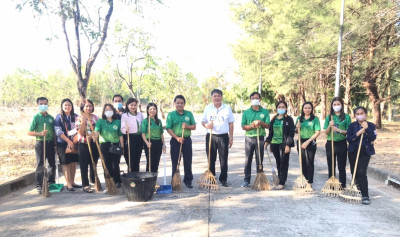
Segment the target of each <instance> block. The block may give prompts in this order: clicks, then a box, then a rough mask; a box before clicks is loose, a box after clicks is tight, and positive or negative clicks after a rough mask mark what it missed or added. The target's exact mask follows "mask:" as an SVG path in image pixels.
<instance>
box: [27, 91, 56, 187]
mask: <svg viewBox="0 0 400 237" xmlns="http://www.w3.org/2000/svg"><path fill="white" fill-rule="evenodd" d="M36 103H37V105H38V108H39V113H37V114H36V115H35V116H33V119H32V121H31V124H30V126H29V131H28V135H29V136H35V137H36V144H35V153H36V173H35V178H36V189H37V191H38V193H39V194H41V193H42V183H43V175H44V169H43V168H44V163H43V152H44V150H43V147H44V137H45V136H46V160H47V161H48V163H49V165H50V169H49V171H48V172H49V173H48V183H49V184H51V183H55V174H56V161H55V140H54V138H55V132H54V117H53V116H51V115H50V114H48V113H47V110H48V100H47V98H46V97H39V98H37V99H36ZM44 124H46V129H44Z"/></svg>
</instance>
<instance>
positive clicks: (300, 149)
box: [297, 127, 303, 175]
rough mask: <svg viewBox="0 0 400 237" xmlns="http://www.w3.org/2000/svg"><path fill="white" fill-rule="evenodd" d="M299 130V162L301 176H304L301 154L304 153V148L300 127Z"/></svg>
mask: <svg viewBox="0 0 400 237" xmlns="http://www.w3.org/2000/svg"><path fill="white" fill-rule="evenodd" d="M297 130H298V133H299V161H300V175H302V174H303V164H302V157H301V153H302V150H303V148H301V135H300V132H301V129H300V127H299V128H298V129H297Z"/></svg>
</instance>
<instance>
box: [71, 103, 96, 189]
mask: <svg viewBox="0 0 400 237" xmlns="http://www.w3.org/2000/svg"><path fill="white" fill-rule="evenodd" d="M80 109H81V115H82V116H80V117H79V120H78V122H77V124H76V127H77V129H78V156H79V167H80V170H81V179H82V186H83V191H84V192H87V193H93V192H94V190H93V189H91V188H90V185H89V178H88V168H89V169H90V181H91V183H95V177H94V170H93V164H92V159H91V157H90V152H89V146H90V148H91V150H92V155H93V160H94V163H95V165H97V161H98V160H99V151H98V149H97V146H96V144H95V143H94V141H93V139H92V134H93V132H92V130H91V129H90V125H89V123H91V124H92V127H95V126H96V122H97V121H98V120H99V117H97V116H96V115H94V114H93V111H94V104H93V101H91V100H89V99H86V100H84V101H83V102H82V104H81V108H80Z"/></svg>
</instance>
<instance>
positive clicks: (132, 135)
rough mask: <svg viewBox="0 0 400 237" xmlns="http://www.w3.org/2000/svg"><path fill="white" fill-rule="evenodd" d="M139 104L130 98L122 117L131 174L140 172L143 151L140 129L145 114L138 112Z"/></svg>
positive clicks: (125, 151)
mask: <svg viewBox="0 0 400 237" xmlns="http://www.w3.org/2000/svg"><path fill="white" fill-rule="evenodd" d="M137 102H138V101H137V100H136V99H135V98H129V99H128V100H127V101H126V106H125V113H123V114H122V117H121V132H122V133H123V134H124V144H125V146H124V147H125V150H124V157H125V161H126V164H127V165H128V167H130V169H131V172H139V170H140V167H139V165H140V157H141V155H142V150H143V139H142V133H141V128H140V125H141V124H142V121H143V114H142V113H140V112H138V111H137V105H138V103H137ZM128 136H129V146H130V147H129V148H128ZM128 149H129V151H128ZM129 154H130V156H131V164H130V163H129ZM128 172H129V169H128Z"/></svg>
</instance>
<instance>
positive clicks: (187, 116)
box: [165, 110, 196, 137]
mask: <svg viewBox="0 0 400 237" xmlns="http://www.w3.org/2000/svg"><path fill="white" fill-rule="evenodd" d="M182 123H186V124H187V125H194V124H196V122H195V121H194V117H193V114H192V112H190V111H187V110H183V113H182V114H179V113H178V111H176V110H175V111H173V112H171V113H169V114H168V117H167V124H166V125H165V129H172V131H173V132H174V133H175V135H177V136H178V137H181V136H182ZM191 134H192V131H191V130H189V129H185V132H184V134H183V137H190V135H191Z"/></svg>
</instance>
